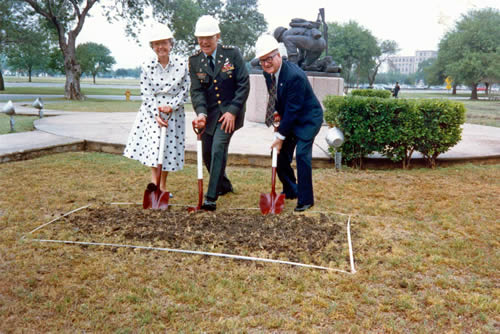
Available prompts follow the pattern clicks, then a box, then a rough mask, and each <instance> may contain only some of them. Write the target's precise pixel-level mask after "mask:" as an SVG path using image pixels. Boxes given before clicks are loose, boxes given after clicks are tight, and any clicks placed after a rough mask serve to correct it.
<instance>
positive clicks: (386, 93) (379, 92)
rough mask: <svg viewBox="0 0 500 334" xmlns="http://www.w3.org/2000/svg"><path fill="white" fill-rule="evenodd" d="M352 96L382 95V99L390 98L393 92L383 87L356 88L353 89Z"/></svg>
mask: <svg viewBox="0 0 500 334" xmlns="http://www.w3.org/2000/svg"><path fill="white" fill-rule="evenodd" d="M351 95H352V96H365V97H380V98H382V99H388V98H390V97H391V95H392V93H391V92H390V91H388V90H381V89H354V90H353V91H351Z"/></svg>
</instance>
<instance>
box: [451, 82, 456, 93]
mask: <svg viewBox="0 0 500 334" xmlns="http://www.w3.org/2000/svg"><path fill="white" fill-rule="evenodd" d="M451 95H457V84H453V90H452V91H451Z"/></svg>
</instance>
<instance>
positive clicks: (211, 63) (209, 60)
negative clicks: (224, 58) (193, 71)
mask: <svg viewBox="0 0 500 334" xmlns="http://www.w3.org/2000/svg"><path fill="white" fill-rule="evenodd" d="M207 60H208V65H210V68H211V69H212V71H213V70H214V69H215V65H214V57H212V56H207Z"/></svg>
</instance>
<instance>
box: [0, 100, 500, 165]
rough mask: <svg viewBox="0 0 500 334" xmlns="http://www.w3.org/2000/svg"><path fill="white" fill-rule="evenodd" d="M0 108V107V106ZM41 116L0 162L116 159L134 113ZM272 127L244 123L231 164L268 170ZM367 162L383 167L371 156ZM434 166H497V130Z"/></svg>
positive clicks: (467, 133) (324, 158)
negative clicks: (73, 155)
mask: <svg viewBox="0 0 500 334" xmlns="http://www.w3.org/2000/svg"><path fill="white" fill-rule="evenodd" d="M0 107H1V106H0ZM16 113H17V114H25V115H38V113H36V111H35V110H34V109H33V108H27V107H23V106H21V105H20V104H16ZM44 115H45V116H46V117H44V118H42V119H38V120H36V121H35V128H36V130H35V131H32V132H24V133H13V134H6V135H1V136H0V162H7V161H15V160H23V159H29V158H32V157H36V156H39V155H43V154H47V153H54V152H66V151H81V150H88V151H98V152H108V153H115V154H121V152H123V149H124V146H125V144H126V142H127V137H128V134H129V132H130V129H131V127H132V124H133V121H134V119H135V117H136V113H120V112H116V113H98V112H64V111H49V110H45V111H44ZM194 116H195V114H194V113H193V112H188V113H186V160H187V161H188V162H189V161H191V162H195V161H196V153H195V151H196V135H195V134H194V132H193V131H192V130H191V121H192V120H193V118H194ZM327 130H328V128H327V127H326V126H324V127H323V128H322V129H321V131H320V133H319V134H318V136H317V137H316V141H315V143H314V148H313V165H314V166H315V167H332V166H333V162H332V159H331V157H330V154H329V153H328V145H327V144H326V141H325V137H326V132H327ZM272 139H273V130H272V128H267V127H266V126H265V125H264V124H261V123H254V122H248V121H246V122H245V126H244V127H243V128H242V129H240V130H238V131H237V132H236V133H235V135H234V136H233V138H232V140H231V145H230V147H229V154H230V158H229V163H230V164H231V165H250V166H263V167H268V166H269V165H270V158H269V157H270V150H269V145H270V143H271V142H272ZM371 158H372V159H370V160H371V161H379V162H380V163H384V162H385V163H386V164H387V162H388V160H387V159H385V158H384V157H382V156H377V155H374V156H372V157H371ZM421 158H422V157H421V155H419V154H414V155H413V158H412V164H413V165H415V164H418V161H419V160H422V159H421ZM438 160H439V163H441V164H443V163H444V164H446V163H447V162H448V163H449V162H456V161H474V160H489V161H496V162H500V128H495V127H488V126H481V125H473V124H465V125H464V127H463V132H462V140H461V141H460V142H459V143H458V144H457V145H456V146H455V147H453V148H452V149H451V150H450V151H448V152H446V153H444V154H442V155H440V156H439V159H438Z"/></svg>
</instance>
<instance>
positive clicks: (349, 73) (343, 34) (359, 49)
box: [328, 21, 380, 88]
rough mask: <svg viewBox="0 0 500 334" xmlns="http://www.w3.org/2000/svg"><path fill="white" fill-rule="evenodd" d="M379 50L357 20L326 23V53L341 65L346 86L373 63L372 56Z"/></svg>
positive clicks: (374, 40)
mask: <svg viewBox="0 0 500 334" xmlns="http://www.w3.org/2000/svg"><path fill="white" fill-rule="evenodd" d="M379 52H380V50H379V48H378V45H377V40H376V39H375V37H373V35H372V34H371V32H370V31H369V30H367V29H365V28H363V27H362V26H360V25H359V24H358V23H357V22H355V21H349V22H348V23H346V24H343V25H339V24H337V23H328V55H330V56H332V57H333V59H334V60H335V61H336V62H337V63H339V64H341V65H342V77H343V78H344V80H345V81H346V83H347V85H346V88H347V87H348V86H349V85H352V84H353V82H354V81H355V80H356V81H357V80H358V79H359V76H360V74H362V73H363V72H365V73H366V71H367V69H369V68H372V67H373V66H374V65H375V64H374V60H373V58H374V57H376V56H377V54H378V53H379Z"/></svg>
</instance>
